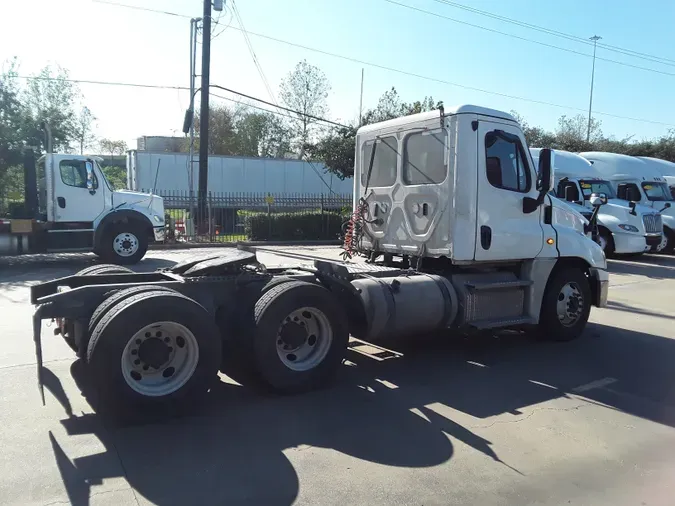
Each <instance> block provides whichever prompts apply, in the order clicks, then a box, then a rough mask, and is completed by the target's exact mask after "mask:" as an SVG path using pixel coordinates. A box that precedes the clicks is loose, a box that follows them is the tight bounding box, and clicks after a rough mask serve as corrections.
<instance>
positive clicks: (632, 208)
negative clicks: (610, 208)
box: [628, 201, 637, 216]
mask: <svg viewBox="0 0 675 506" xmlns="http://www.w3.org/2000/svg"><path fill="white" fill-rule="evenodd" d="M628 207H630V214H632V215H633V216H637V213H636V212H635V208H636V207H637V202H633V201H631V202H629V203H628Z"/></svg>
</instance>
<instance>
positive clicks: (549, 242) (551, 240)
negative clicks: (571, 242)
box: [546, 237, 555, 244]
mask: <svg viewBox="0 0 675 506" xmlns="http://www.w3.org/2000/svg"><path fill="white" fill-rule="evenodd" d="M554 242H555V241H554V240H553V239H552V238H551V237H549V238H548V239H546V244H553V243H554Z"/></svg>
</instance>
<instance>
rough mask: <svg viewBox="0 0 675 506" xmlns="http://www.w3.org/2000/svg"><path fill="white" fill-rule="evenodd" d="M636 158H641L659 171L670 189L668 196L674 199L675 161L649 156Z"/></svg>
mask: <svg viewBox="0 0 675 506" xmlns="http://www.w3.org/2000/svg"><path fill="white" fill-rule="evenodd" d="M636 158H639V159H640V160H643V161H644V162H645V163H647V164H648V165H650V166H651V167H653V168H655V169H656V170H658V171H659V172H660V173H661V175H662V176H663V179H665V180H666V184H667V185H668V189H669V190H670V196H671V197H672V198H673V199H674V200H675V163H673V162H669V161H668V160H661V159H660V158H653V157H650V156H637V157H636Z"/></svg>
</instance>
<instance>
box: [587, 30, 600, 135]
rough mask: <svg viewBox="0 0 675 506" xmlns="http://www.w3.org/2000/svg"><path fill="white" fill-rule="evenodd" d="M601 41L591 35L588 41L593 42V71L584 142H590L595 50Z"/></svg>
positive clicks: (598, 37) (596, 36)
mask: <svg viewBox="0 0 675 506" xmlns="http://www.w3.org/2000/svg"><path fill="white" fill-rule="evenodd" d="M600 39H602V37H600V36H599V35H593V37H591V38H590V39H589V40H592V41H593V70H592V71H591V98H590V100H589V101H588V130H587V131H586V142H591V111H592V110H593V81H594V80H595V50H596V49H597V47H598V41H599V40H600Z"/></svg>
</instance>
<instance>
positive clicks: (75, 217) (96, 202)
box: [53, 156, 105, 222]
mask: <svg viewBox="0 0 675 506" xmlns="http://www.w3.org/2000/svg"><path fill="white" fill-rule="evenodd" d="M53 168H54V169H53V170H54V174H53V181H54V221H56V222H93V221H94V220H96V218H97V217H98V216H99V215H100V214H101V213H102V212H103V209H104V205H105V184H102V181H100V180H99V177H98V176H97V174H96V172H95V170H94V163H93V162H92V161H90V160H83V159H81V158H69V157H67V156H61V157H58V158H57V159H55V160H54V163H53Z"/></svg>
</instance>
